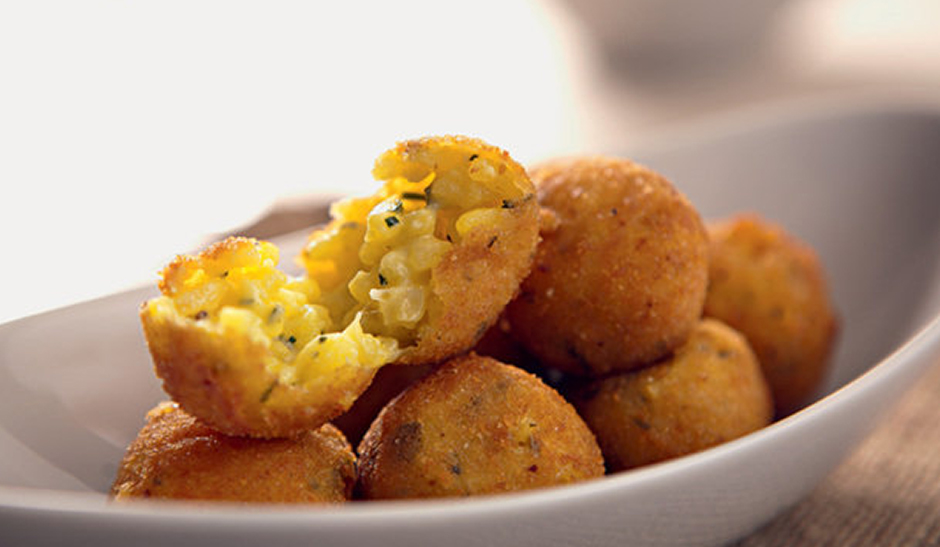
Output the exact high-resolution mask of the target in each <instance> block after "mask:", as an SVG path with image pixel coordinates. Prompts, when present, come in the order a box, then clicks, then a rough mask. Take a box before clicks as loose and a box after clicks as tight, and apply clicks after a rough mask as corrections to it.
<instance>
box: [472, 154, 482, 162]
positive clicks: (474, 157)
mask: <svg viewBox="0 0 940 547" xmlns="http://www.w3.org/2000/svg"><path fill="white" fill-rule="evenodd" d="M479 157H480V155H479V154H474V155H472V156H470V161H473V160H475V159H477V158H479Z"/></svg>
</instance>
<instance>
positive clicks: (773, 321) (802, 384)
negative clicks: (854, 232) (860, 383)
mask: <svg viewBox="0 0 940 547" xmlns="http://www.w3.org/2000/svg"><path fill="white" fill-rule="evenodd" d="M708 229H709V235H710V238H711V256H710V266H709V285H708V293H707V296H706V299H705V315H707V316H710V317H714V318H716V319H720V320H722V321H724V322H725V323H727V324H728V325H730V326H732V327H734V328H735V329H737V330H739V331H741V333H743V334H744V336H745V337H746V338H747V339H748V342H750V344H751V347H753V348H754V353H756V354H757V359H758V361H760V364H761V367H763V369H764V374H765V375H766V376H767V381H768V382H769V383H770V388H771V390H772V391H773V395H774V401H775V403H776V408H777V414H778V416H780V417H782V416H785V415H787V414H789V413H791V412H793V411H794V410H797V409H799V408H800V407H801V406H802V405H804V404H805V403H807V402H808V399H809V398H810V396H812V395H813V393H814V392H815V391H816V389H817V388H818V387H819V385H820V383H821V382H822V380H823V378H824V376H825V373H826V369H827V365H828V362H829V357H830V354H831V353H832V349H833V345H834V342H835V339H836V337H837V333H838V329H839V327H838V317H837V315H836V312H835V310H834V306H833V303H832V302H831V300H830V298H829V293H828V288H827V285H826V280H825V272H824V270H823V266H822V264H821V263H820V261H819V258H818V257H817V255H816V253H815V252H814V251H813V249H811V248H810V247H809V246H808V245H807V244H806V243H804V242H802V241H800V240H798V239H797V238H796V237H794V236H792V235H791V234H788V233H787V232H786V231H785V230H784V229H783V228H782V227H780V226H778V225H776V224H774V223H772V222H769V221H767V220H766V219H764V218H762V217H760V216H758V215H756V214H741V215H738V216H735V217H733V218H729V219H725V220H722V221H716V222H714V223H710V224H709V226H708Z"/></svg>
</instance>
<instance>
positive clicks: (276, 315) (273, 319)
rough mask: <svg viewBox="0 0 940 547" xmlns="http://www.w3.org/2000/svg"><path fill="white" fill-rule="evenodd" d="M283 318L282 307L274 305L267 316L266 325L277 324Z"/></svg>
mask: <svg viewBox="0 0 940 547" xmlns="http://www.w3.org/2000/svg"><path fill="white" fill-rule="evenodd" d="M283 316H284V306H282V305H280V304H275V305H274V307H273V308H272V309H271V313H269V314H268V323H277V322H278V321H280V319H281V317H283Z"/></svg>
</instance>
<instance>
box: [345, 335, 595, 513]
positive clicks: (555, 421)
mask: <svg viewBox="0 0 940 547" xmlns="http://www.w3.org/2000/svg"><path fill="white" fill-rule="evenodd" d="M359 454H360V466H359V471H360V473H359V486H358V487H359V490H360V492H361V496H362V497H364V498H366V499H389V498H434V497H447V496H472V495H480V494H494V493H499V492H508V491H514V490H526V489H531V488H539V487H546V486H552V485H559V484H566V483H572V482H576V481H580V480H585V479H589V478H592V477H599V476H601V475H603V473H604V463H603V460H602V457H601V452H600V449H599V448H598V446H597V442H596V441H595V440H594V436H593V435H592V434H591V431H590V430H589V429H588V428H587V426H586V425H585V424H584V421H583V420H581V418H580V417H579V416H578V414H577V413H576V412H575V410H574V408H573V407H572V406H571V405H570V404H569V403H568V402H567V401H565V400H564V399H563V398H562V397H561V396H560V395H559V394H558V393H557V392H556V391H555V390H553V389H551V388H549V387H548V386H546V385H545V384H543V383H542V382H541V381H540V380H539V379H538V378H537V377H535V376H533V375H531V374H529V373H527V372H525V371H523V370H521V369H518V368H516V367H513V366H510V365H505V364H502V363H500V362H498V361H496V360H494V359H491V358H488V357H480V356H478V355H475V354H472V353H471V354H469V355H466V356H463V357H459V358H456V359H453V360H451V361H449V362H448V363H445V364H444V365H442V366H441V367H440V368H438V369H437V370H436V371H435V372H434V373H432V374H431V375H430V376H428V377H426V378H424V379H423V380H421V381H420V382H418V383H417V384H414V385H412V386H411V387H410V388H408V389H407V390H405V391H404V392H403V393H402V394H401V395H399V396H398V397H397V398H395V399H394V400H392V402H390V403H389V404H388V405H387V406H386V407H385V408H384V409H383V410H382V412H381V413H380V414H379V417H378V418H377V419H376V421H375V422H373V424H372V427H371V428H370V429H369V431H368V432H367V433H366V435H365V437H364V438H363V440H362V443H360V445H359Z"/></svg>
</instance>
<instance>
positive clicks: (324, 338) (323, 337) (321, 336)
mask: <svg viewBox="0 0 940 547" xmlns="http://www.w3.org/2000/svg"><path fill="white" fill-rule="evenodd" d="M327 340H328V338H327V337H326V335H325V334H321V335H320V337H319V338H317V342H319V343H321V344H322V343H324V342H326V341H327Z"/></svg>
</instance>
